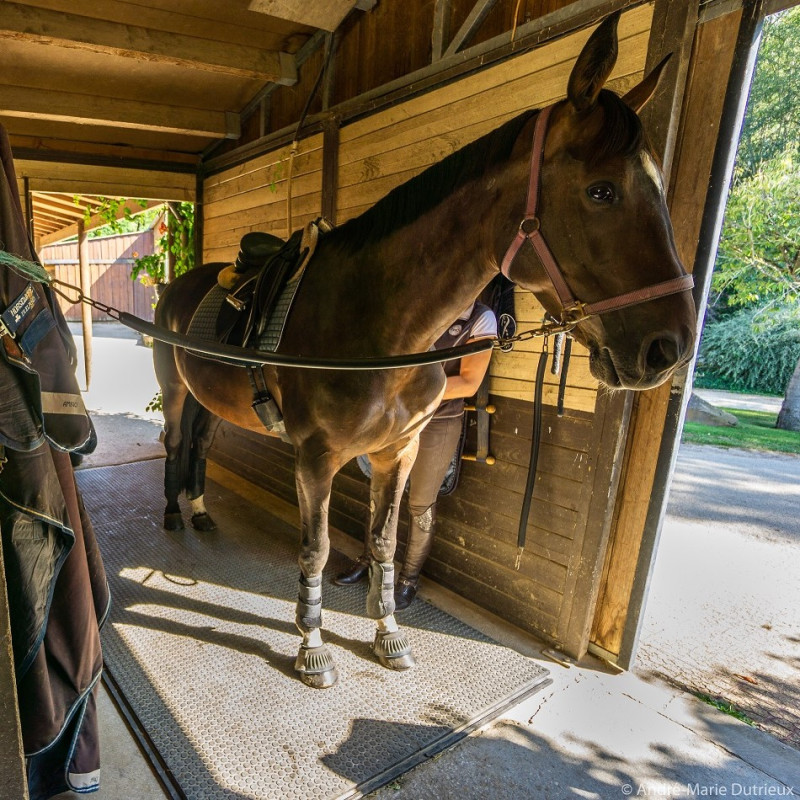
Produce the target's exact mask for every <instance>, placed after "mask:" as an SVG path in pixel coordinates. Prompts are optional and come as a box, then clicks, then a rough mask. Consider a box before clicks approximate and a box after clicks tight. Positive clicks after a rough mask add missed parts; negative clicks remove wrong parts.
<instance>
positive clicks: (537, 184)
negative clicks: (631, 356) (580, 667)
mask: <svg viewBox="0 0 800 800" xmlns="http://www.w3.org/2000/svg"><path fill="white" fill-rule="evenodd" d="M553 108H554V106H552V105H550V106H547V108H544V109H542V110H541V111H540V112H539V116H538V117H537V118H536V123H535V125H534V129H533V148H532V152H531V169H530V179H529V181H528V198H527V202H526V205H525V216H524V217H523V219H522V222H520V224H519V229H518V230H517V234H516V236H515V237H514V239H513V240H512V241H511V244H510V245H509V246H508V250H506V254H505V256H503V261H502V263H501V265H500V271H501V272H502V273H503V275H505V276H506V278H509V280H512V279H511V278H510V276H509V274H508V273H509V270H510V269H511V265H512V263H513V262H514V259H515V258H516V256H517V253H519V251H520V248H521V247H522V245H523V244H524V243H525V242H530V243H531V246H532V247H533V249H534V252H535V253H536V255H537V256H538V257H539V261H540V262H541V263H542V266H543V267H544V270H545V272H546V273H547V277H548V278H549V279H550V283H551V284H552V285H553V288H554V289H555V291H556V294H557V295H558V300H559V303H560V305H561V311H560V316H559V317H554V318H553V319H552V320H551V321H545V322H544V323H543V324H542V326H541V327H540V328H539V329H538V330H536V331H533V332H531V333H535V334H536V335H543V336H544V345H543V349H542V352H541V354H540V356H539V366H538V368H537V370H536V381H535V383H534V387H535V388H534V427H533V433H532V435H531V456H530V460H529V462H528V476H527V480H526V484H525V493H524V494H523V503H522V510H521V512H520V519H519V527H518V529H517V556H516V559H515V561H514V568H515V569H519V567H520V561H521V558H522V552H523V550H524V548H525V539H526V535H527V529H528V517H529V516H530V509H531V502H532V499H533V491H534V488H535V485H536V468H537V464H538V460H539V444H540V439H541V425H542V400H543V388H544V371H545V366H546V364H547V358H548V355H549V354H548V350H547V337H548V336H549V335H550V333H556V334H558V336H557V337H556V338H557V340H558V337H559V336H560V335H561V334H563V333H564V332H569V331H571V330H572V329H573V328H574V327H575V326H576V325H578V324H579V323H580V322H583V320H585V319H587V318H588V317H593V316H597V315H599V314H606V313H608V312H609V311H619V310H620V309H623V308H628V307H629V306H634V305H638V304H639V303H646V302H647V301H648V300H655V299H656V298H658V297H666V296H667V295H671V294H677V293H678V292H686V291H688V290H690V289H691V288H692V287H693V286H694V279H693V278H692V276H691V275H681V276H680V277H678V278H672V279H671V280H668V281H662V282H661V283H655V284H653V285H651V286H645V287H643V288H641V289H634V290H633V291H632V292H625V293H624V294H618V295H616V296H614V297H609V298H608V299H606V300H599V301H597V302H595V303H584V302H582V301H581V300H579V299H578V298H577V297H575V295H574V294H573V292H572V290H571V289H570V288H569V285H568V284H567V281H566V279H565V278H564V274H563V273H562V271H561V268H560V267H559V266H558V261H557V260H556V257H555V256H554V255H553V251H552V250H551V249H550V247H549V245H548V244H547V241H546V240H545V238H544V236H543V235H542V231H541V220H540V219H539V217H538V216H537V213H538V209H539V194H540V191H541V176H542V162H543V161H544V142H545V139H546V137H547V124H548V121H549V120H550V114H551V113H552V111H553ZM550 316H552V315H550ZM568 352H569V351H567V353H568ZM565 375H566V362H565V364H564V367H563V372H562V386H563V382H564V377H565ZM560 402H561V401H560V398H559V405H560ZM559 413H561V412H559Z"/></svg>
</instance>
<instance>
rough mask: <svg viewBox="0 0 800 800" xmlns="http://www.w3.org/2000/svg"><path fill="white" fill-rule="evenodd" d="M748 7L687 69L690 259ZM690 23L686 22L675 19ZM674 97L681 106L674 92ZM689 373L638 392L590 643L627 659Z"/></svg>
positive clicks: (683, 178) (681, 150)
mask: <svg viewBox="0 0 800 800" xmlns="http://www.w3.org/2000/svg"><path fill="white" fill-rule="evenodd" d="M657 5H658V4H657ZM741 16H742V15H741V10H739V11H734V12H731V13H729V14H726V15H722V16H719V17H715V18H714V19H713V20H711V21H708V22H703V21H702V20H701V21H700V24H698V26H697V28H696V31H695V37H694V46H693V51H692V57H691V60H690V63H689V65H688V68H687V70H686V74H687V84H686V87H685V89H686V91H685V95H684V97H683V101H682V104H681V105H682V112H681V119H680V123H679V127H678V129H677V135H676V136H675V156H674V158H673V160H672V170H671V178H672V179H671V181H670V197H669V208H670V214H671V216H672V222H673V226H674V229H675V243H676V246H677V249H678V252H679V254H680V256H681V258H682V260H683V262H684V264H685V265H687V266H688V267H690V268H691V266H692V265H695V267H696V266H697V264H698V260H699V259H700V255H701V254H700V252H699V251H700V250H701V249H702V247H701V246H702V241H701V239H702V235H701V234H702V230H703V229H706V228H707V227H708V220H709V219H710V217H711V216H712V215H711V211H712V210H716V206H717V205H719V203H720V202H721V199H720V197H719V196H718V195H715V194H714V192H713V191H711V190H713V189H714V187H713V185H712V184H714V183H716V182H717V180H718V176H717V175H715V174H714V173H715V170H714V165H713V161H714V158H715V152H716V150H717V149H718V148H719V147H720V146H725V147H729V146H731V142H732V141H733V140H735V139H736V135H735V132H733V131H732V130H731V129H730V126H725V125H722V124H721V121H722V120H723V105H724V102H725V96H726V87H727V86H728V83H729V78H730V76H731V72H732V69H733V67H732V65H733V62H734V59H735V54H736V53H735V51H736V40H737V30H738V28H739V21H740V19H741ZM681 29H685V28H683V26H677V27H676V30H678V31H680V30H681ZM661 44H662V43H661V41H659V42H657V45H661ZM670 105H671V106H673V107H674V104H673V103H672V102H670ZM670 130H674V123H670V124H669V125H667V124H666V123H664V124H663V125H662V126H661V127H660V132H658V131H657V132H656V138H658V139H661V140H662V141H663V142H665V143H668V142H669V140H670V138H671V134H670V133H669V132H668V131H670ZM716 172H719V170H716ZM712 178H713V180H712ZM697 279H698V276H697V275H696V280H697ZM700 280H702V279H700ZM686 377H687V376H686V375H685V374H678V375H676V376H675V378H674V380H673V382H672V383H671V384H670V383H668V384H665V385H663V386H660V387H658V388H657V389H653V390H651V391H648V392H642V393H641V394H638V395H637V396H636V398H635V403H634V408H633V411H632V415H631V424H630V434H629V436H628V445H627V451H626V454H625V458H624V461H623V477H622V479H621V481H620V491H619V493H618V496H617V504H616V511H615V518H614V523H613V529H612V535H611V540H610V545H609V548H608V551H607V553H606V561H605V566H604V576H603V585H602V589H601V593H600V597H599V599H598V603H597V609H596V614H595V619H594V625H593V629H592V634H591V646H590V650H592V651H593V652H595V653H597V654H599V655H604V656H605V657H607V658H609V659H610V660H612V661H616V662H617V663H618V664H620V665H621V666H623V667H625V668H629V667H630V666H631V665H632V663H633V660H634V658H635V654H636V640H637V637H638V629H639V623H640V621H641V614H642V610H643V607H644V603H645V599H646V594H647V582H648V579H649V575H650V571H651V568H652V562H653V554H654V552H655V548H656V545H657V540H658V535H659V532H660V527H661V521H662V518H663V514H664V506H665V497H666V492H667V489H668V485H669V480H670V477H671V472H672V467H673V465H674V459H675V456H676V452H677V435H678V431H679V429H680V423H681V419H682V404H683V401H684V397H685V391H684V389H685V385H684V384H685V381H686Z"/></svg>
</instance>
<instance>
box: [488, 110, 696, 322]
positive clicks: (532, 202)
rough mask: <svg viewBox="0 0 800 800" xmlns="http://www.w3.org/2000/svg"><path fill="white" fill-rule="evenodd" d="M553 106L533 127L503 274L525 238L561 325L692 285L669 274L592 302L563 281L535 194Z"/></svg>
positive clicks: (686, 277) (687, 279) (684, 277)
mask: <svg viewBox="0 0 800 800" xmlns="http://www.w3.org/2000/svg"><path fill="white" fill-rule="evenodd" d="M554 107H555V106H552V105H550V106H547V108H544V109H542V110H541V111H540V112H539V116H538V117H537V118H536V124H535V127H534V131H533V151H532V153H531V172H530V180H529V182H528V200H527V204H526V207H525V217H524V218H523V220H522V222H520V224H519V230H518V231H517V235H516V236H515V237H514V239H513V240H512V242H511V244H510V245H509V247H508V250H506V254H505V256H504V257H503V262H502V264H501V266H500V270H501V272H502V273H503V275H505V276H506V277H507V278H508V277H509V274H508V272H509V270H510V269H511V264H512V263H513V261H514V258H515V257H516V255H517V253H518V252H519V250H520V248H521V247H522V245H523V244H524V243H525V242H526V241H528V242H530V243H531V245H532V246H533V249H534V251H535V252H536V255H537V256H538V257H539V260H540V261H541V262H542V266H543V267H544V269H545V272H546V273H547V276H548V277H549V278H550V282H551V283H552V284H553V288H554V289H555V290H556V294H557V295H558V299H559V302H560V303H561V317H560V319H559V320H558V321H559V322H560V323H561V324H562V325H568V326H570V327H572V326H573V325H575V324H577V323H578V322H581V321H582V320H584V319H586V318H587V317H591V316H595V315H597V314H605V313H607V312H609V311H619V310H620V309H622V308H627V307H628V306H634V305H637V304H639V303H646V302H647V301H648V300H655V299H656V298H658V297H666V296H667V295H670V294H677V293H678V292H685V291H688V290H689V289H691V288H692V287H693V286H694V278H692V276H691V275H682V276H681V277H679V278H672V279H671V280H668V281H663V282H661V283H656V284H653V285H652V286H645V287H643V288H641V289H635V290H634V291H632V292H625V293H624V294H618V295H616V296H615V297H610V298H608V299H607V300H600V301H598V302H596V303H583V302H581V301H580V300H578V299H577V298H576V297H575V295H574V294H573V293H572V290H571V289H570V288H569V286H568V285H567V281H566V280H565V278H564V275H563V273H562V272H561V269H560V267H559V266H558V261H556V258H555V256H554V255H553V251H552V250H551V249H550V247H549V245H548V244H547V241H546V240H545V238H544V236H543V235H542V231H541V220H540V219H539V217H538V216H537V212H538V207H539V194H540V190H541V174H542V162H543V161H544V142H545V138H546V137H547V123H548V121H549V119H550V114H551V112H552V111H553V108H554Z"/></svg>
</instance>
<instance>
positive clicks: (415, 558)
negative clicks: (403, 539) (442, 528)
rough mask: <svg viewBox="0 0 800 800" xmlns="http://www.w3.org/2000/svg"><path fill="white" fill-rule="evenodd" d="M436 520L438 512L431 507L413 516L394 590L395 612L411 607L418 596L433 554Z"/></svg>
mask: <svg viewBox="0 0 800 800" xmlns="http://www.w3.org/2000/svg"><path fill="white" fill-rule="evenodd" d="M435 520H436V510H435V507H434V506H431V507H430V508H429V509H428V510H427V511H425V512H424V513H422V514H414V513H413V512H412V514H411V521H410V524H409V526H408V544H407V545H406V555H405V559H404V560H403V568H402V569H401V570H400V577H399V578H398V579H397V585H396V586H395V589H394V608H395V611H402V610H403V609H405V608H408V607H409V606H410V605H411V602H412V601H413V600H414V598H415V597H416V596H417V584H418V583H419V574H420V572H421V571H422V566H423V564H424V563H425V561H426V559H427V558H428V554H429V553H430V552H431V545H432V544H433V525H434V522H435Z"/></svg>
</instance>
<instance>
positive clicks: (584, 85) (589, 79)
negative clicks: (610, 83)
mask: <svg viewBox="0 0 800 800" xmlns="http://www.w3.org/2000/svg"><path fill="white" fill-rule="evenodd" d="M621 13H622V12H621V11H615V12H614V13H613V14H611V15H609V16H608V17H606V18H605V19H604V20H603V21H602V22H601V23H600V25H599V26H598V27H597V29H596V30H595V32H594V33H593V34H592V35H591V36H590V37H589V41H588V42H586V44H585V45H584V48H583V50H581V54H580V55H579V56H578V60H577V61H576V62H575V66H574V67H573V68H572V74H571V75H570V76H569V84H568V85H567V97H568V98H569V101H570V102H571V103H572V105H573V106H574V107H575V109H576V110H577V111H586V110H587V109H589V108H591V107H592V106H593V105H594V104H595V103H596V102H597V96H598V95H599V94H600V90H601V89H602V88H603V84H604V83H605V82H606V80H607V79H608V76H609V75H610V74H611V70H612V69H613V68H614V64H615V63H616V61H617V23H618V22H619V17H620V14H621Z"/></svg>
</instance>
